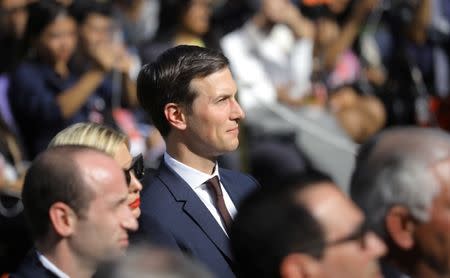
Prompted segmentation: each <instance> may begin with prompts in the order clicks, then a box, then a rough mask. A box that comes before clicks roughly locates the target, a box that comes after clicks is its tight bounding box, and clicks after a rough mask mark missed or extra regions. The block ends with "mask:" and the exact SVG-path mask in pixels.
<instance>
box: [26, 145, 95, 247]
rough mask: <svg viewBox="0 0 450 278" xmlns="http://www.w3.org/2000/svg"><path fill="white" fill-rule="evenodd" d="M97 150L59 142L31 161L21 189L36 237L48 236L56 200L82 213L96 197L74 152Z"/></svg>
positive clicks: (37, 238) (29, 221) (31, 227)
mask: <svg viewBox="0 0 450 278" xmlns="http://www.w3.org/2000/svg"><path fill="white" fill-rule="evenodd" d="M88 150H89V151H93V152H98V151H95V150H94V149H91V148H88V147H83V146H58V147H54V148H51V149H48V150H46V151H45V152H43V153H42V154H40V155H39V156H38V157H37V158H36V159H35V160H34V161H33V163H32V165H31V167H30V168H29V169H28V171H27V174H26V176H25V182H24V186H23V191H22V201H23V205H24V212H25V216H26V218H27V221H28V224H29V225H30V229H31V232H32V234H33V237H34V238H35V239H36V240H39V239H42V238H43V237H45V236H46V235H47V234H48V232H49V228H50V218H49V209H50V207H51V206H52V205H53V204H54V203H56V202H63V203H65V204H67V205H68V206H69V207H71V208H72V209H73V210H74V212H75V213H76V214H77V215H78V216H83V214H84V213H85V211H86V210H87V209H88V207H89V203H90V201H91V200H92V199H93V198H94V192H93V191H92V189H91V188H89V187H88V186H87V185H86V184H85V180H84V178H83V176H82V174H81V169H80V165H79V164H78V163H77V162H76V160H75V159H74V158H75V155H76V154H79V153H81V152H83V151H88Z"/></svg>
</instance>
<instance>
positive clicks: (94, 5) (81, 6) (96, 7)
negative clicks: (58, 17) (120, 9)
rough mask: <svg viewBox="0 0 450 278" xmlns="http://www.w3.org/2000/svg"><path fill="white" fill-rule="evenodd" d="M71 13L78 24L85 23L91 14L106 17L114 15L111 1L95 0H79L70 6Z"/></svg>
mask: <svg viewBox="0 0 450 278" xmlns="http://www.w3.org/2000/svg"><path fill="white" fill-rule="evenodd" d="M70 13H71V14H72V15H73V17H74V18H75V20H76V21H77V22H78V24H84V23H85V21H86V19H87V17H88V16H89V15H91V14H99V15H102V16H104V17H109V18H112V17H113V9H112V6H111V3H109V2H106V1H102V2H100V1H95V0H77V1H74V3H73V4H72V5H71V6H70Z"/></svg>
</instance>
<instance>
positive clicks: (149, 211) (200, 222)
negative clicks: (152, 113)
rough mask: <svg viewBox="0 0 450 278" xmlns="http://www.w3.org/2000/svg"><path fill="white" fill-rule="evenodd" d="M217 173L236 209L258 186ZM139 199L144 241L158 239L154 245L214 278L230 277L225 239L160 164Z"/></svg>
mask: <svg viewBox="0 0 450 278" xmlns="http://www.w3.org/2000/svg"><path fill="white" fill-rule="evenodd" d="M219 171H220V179H221V183H222V184H223V186H224V187H225V189H226V190H227V192H228V194H229V195H230V198H231V199H232V201H233V203H234V204H235V206H236V207H238V206H239V203H240V202H241V201H242V199H243V198H244V197H245V196H246V195H247V194H248V193H250V191H252V190H254V189H255V188H256V187H258V185H257V182H256V181H255V180H254V179H253V178H251V177H250V176H248V175H245V174H242V173H238V172H234V171H229V170H225V169H219ZM141 200H142V202H141V211H142V214H141V217H140V224H141V225H140V228H139V230H140V231H141V232H142V233H143V234H145V235H146V237H147V238H149V239H150V240H152V239H155V238H159V240H157V241H159V242H156V244H159V243H160V244H162V245H164V246H166V247H169V248H172V249H175V250H179V251H182V252H183V253H186V254H189V255H190V256H191V257H194V258H195V259H197V260H199V261H200V262H202V263H204V264H205V265H206V266H207V267H209V269H210V270H211V271H212V272H213V273H214V274H215V275H216V276H217V277H234V273H233V270H232V267H233V260H232V257H231V251H230V248H229V239H228V236H227V235H226V234H225V233H224V232H223V230H222V228H221V227H220V225H219V224H218V223H217V222H216V220H215V219H214V217H213V216H212V215H211V213H210V212H209V210H208V209H207V208H206V206H205V205H204V204H203V202H202V201H201V200H200V198H199V197H198V196H197V195H196V194H195V192H194V191H193V190H192V189H191V187H190V186H189V185H188V184H187V183H186V182H185V181H184V180H183V179H182V178H181V177H180V176H179V175H178V174H177V173H175V172H174V171H173V170H172V169H171V168H169V167H168V166H167V165H165V163H164V162H163V163H161V166H160V168H159V170H158V173H157V174H156V175H155V177H154V178H153V179H152V180H151V182H150V183H149V184H147V188H146V190H144V192H143V194H142V196H141ZM155 223H156V226H157V227H158V228H157V229H156V230H157V231H156V232H155V228H154V227H155ZM161 238H162V239H161Z"/></svg>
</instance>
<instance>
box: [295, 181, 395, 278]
mask: <svg viewBox="0 0 450 278" xmlns="http://www.w3.org/2000/svg"><path fill="white" fill-rule="evenodd" d="M301 199H302V200H303V201H302V202H304V203H305V205H306V206H307V207H308V209H309V210H310V211H311V213H312V214H313V216H314V218H316V219H317V220H318V221H319V223H320V224H321V226H322V227H323V230H324V232H325V240H326V242H327V244H326V248H325V249H324V252H323V256H322V258H321V265H322V267H321V269H322V270H323V273H324V277H333V278H381V277H382V275H381V272H380V269H379V266H378V259H379V258H380V257H381V256H383V255H384V254H385V253H386V246H385V245H384V243H383V242H382V241H381V240H380V239H379V238H378V237H377V236H376V235H375V234H374V233H373V232H371V231H369V230H367V229H365V227H366V226H365V225H364V221H365V220H364V215H363V213H362V211H361V210H360V209H359V208H357V207H356V206H355V205H354V204H353V203H352V202H351V200H350V199H348V197H347V196H345V195H344V194H343V193H342V192H341V191H340V190H339V189H338V187H337V186H336V185H333V184H330V183H325V182H324V183H322V184H318V185H315V187H314V188H309V189H305V190H304V192H303V193H302V197H301Z"/></svg>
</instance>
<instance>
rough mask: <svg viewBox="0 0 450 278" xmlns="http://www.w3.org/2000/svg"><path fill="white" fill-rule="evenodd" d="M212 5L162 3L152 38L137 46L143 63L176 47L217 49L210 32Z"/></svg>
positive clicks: (180, 0) (206, 1)
mask: <svg viewBox="0 0 450 278" xmlns="http://www.w3.org/2000/svg"><path fill="white" fill-rule="evenodd" d="M211 5H212V1H211V0H168V1H161V3H160V10H159V26H158V30H157V32H156V35H155V38H154V39H152V40H147V41H145V42H144V43H142V44H141V46H140V47H139V55H140V57H141V59H142V61H143V63H149V62H153V61H155V60H156V57H158V55H160V54H161V53H162V52H164V51H165V50H167V49H169V48H171V47H174V46H177V45H196V46H201V47H205V46H207V47H212V48H218V45H217V43H216V42H215V40H214V39H213V36H212V34H211V33H209V31H210V19H211V16H212V6H211Z"/></svg>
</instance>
